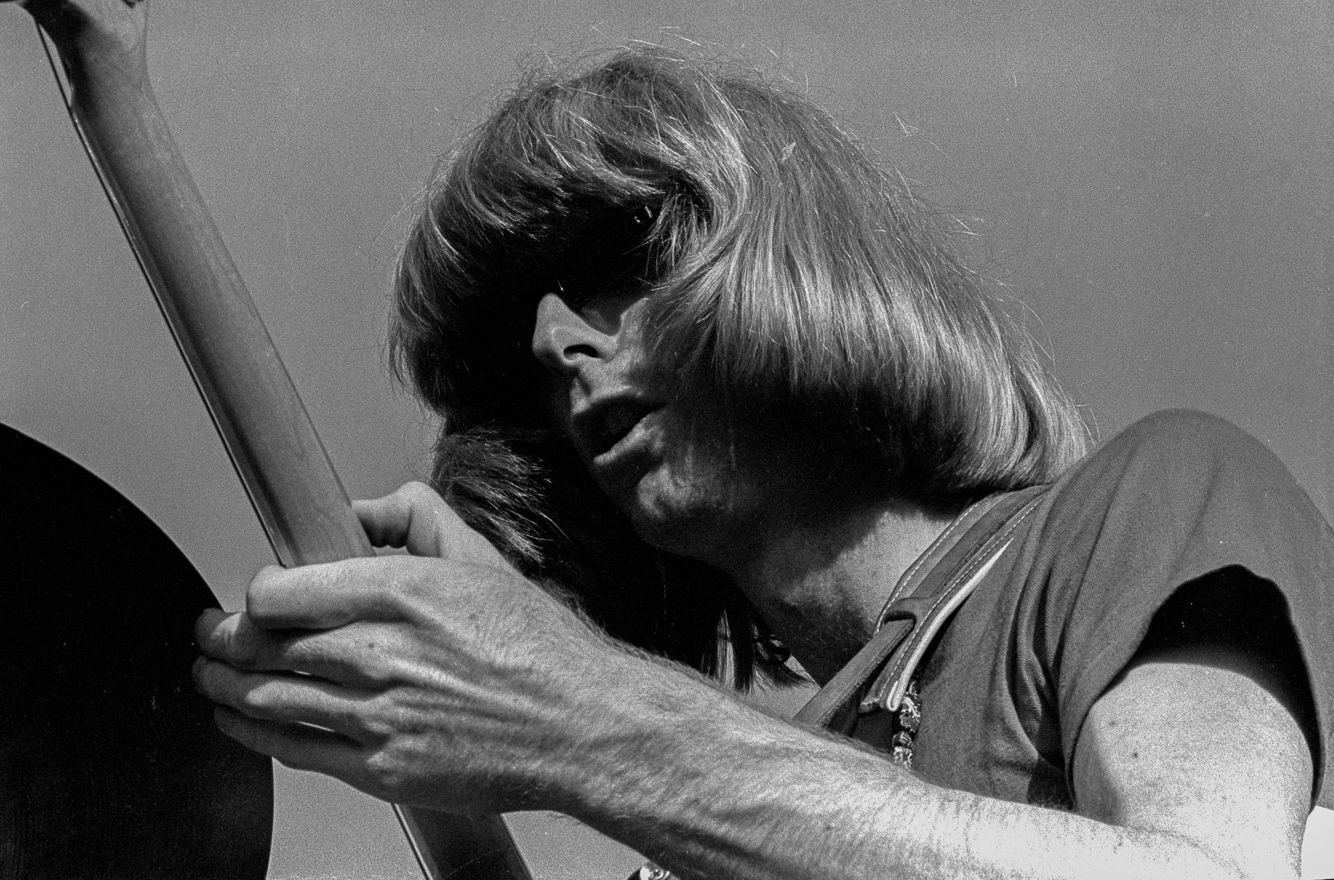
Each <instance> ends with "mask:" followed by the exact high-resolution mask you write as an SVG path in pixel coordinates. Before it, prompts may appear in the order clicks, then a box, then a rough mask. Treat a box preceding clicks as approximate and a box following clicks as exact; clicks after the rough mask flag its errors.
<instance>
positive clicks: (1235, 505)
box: [1050, 410, 1327, 542]
mask: <svg viewBox="0 0 1334 880" xmlns="http://www.w3.org/2000/svg"><path fill="white" fill-rule="evenodd" d="M1052 488H1053V491H1052V492H1051V499H1050V505H1051V517H1050V519H1051V524H1052V525H1053V526H1061V525H1071V524H1072V521H1074V522H1075V523H1081V524H1084V527H1086V526H1087V524H1088V522H1089V521H1090V518H1095V519H1106V520H1109V521H1110V522H1112V523H1114V524H1115V525H1116V527H1117V534H1123V535H1126V536H1133V539H1134V540H1135V541H1136V542H1142V541H1144V540H1146V539H1151V538H1155V537H1168V536H1170V535H1177V534H1179V532H1180V530H1194V529H1196V528H1198V527H1200V526H1201V524H1204V525H1208V526H1209V527H1210V528H1221V527H1222V526H1223V524H1225V523H1226V524H1229V526H1228V529H1227V530H1228V531H1237V530H1248V529H1256V530H1258V531H1259V533H1269V532H1272V531H1274V530H1275V529H1281V530H1286V531H1291V530H1294V529H1295V530H1296V531H1297V532H1298V533H1300V534H1302V535H1304V536H1309V537H1313V536H1314V535H1316V534H1319V533H1322V532H1324V531H1327V526H1325V525H1324V522H1323V519H1322V517H1321V516H1320V514H1319V512H1318V511H1317V510H1316V508H1315V505H1314V504H1313V503H1312V502H1311V500H1310V498H1309V496H1307V494H1306V493H1305V492H1304V491H1303V490H1302V488H1301V487H1300V486H1299V485H1298V484H1297V482H1296V480H1295V479H1294V478H1293V477H1292V474H1291V473H1290V472H1289V471H1288V469H1287V467H1286V466H1284V464H1283V463H1282V462H1281V461H1280V460H1279V459H1278V457H1277V456H1275V455H1274V453H1273V452H1271V451H1270V450H1269V448H1268V447H1266V446H1265V445H1264V444H1263V443H1261V442H1260V441H1259V440H1257V439H1256V438H1254V437H1252V436H1251V435H1249V434H1247V433H1246V432H1244V431H1242V430H1241V429H1240V428H1238V427H1236V426H1235V425H1233V424H1231V423H1230V422H1227V421H1225V420H1223V419H1220V418H1218V417H1216V416H1212V415H1208V414H1206V413H1202V412H1195V411H1191V410H1167V411H1164V412H1159V413H1155V414H1153V415H1151V416H1148V417H1146V418H1144V419H1141V420H1140V421H1138V422H1136V423H1135V424H1133V425H1131V426H1130V427H1128V428H1126V429H1125V430H1124V431H1122V432H1121V433H1120V434H1117V435H1116V436H1115V437H1113V438H1111V439H1110V440H1108V441H1106V442H1105V443H1103V444H1102V445H1101V446H1099V448H1098V449H1097V450H1096V451H1094V452H1093V453H1092V454H1090V455H1089V456H1087V457H1086V458H1084V459H1083V460H1081V461H1080V462H1078V463H1077V464H1076V465H1074V466H1073V467H1072V468H1071V469H1070V470H1069V471H1068V472H1067V473H1066V474H1065V475H1063V476H1062V477H1061V479H1060V480H1059V481H1057V483H1056V484H1055V485H1054V486H1053V487H1052ZM1266 522H1268V524H1266ZM1210 524H1212V525H1210Z"/></svg>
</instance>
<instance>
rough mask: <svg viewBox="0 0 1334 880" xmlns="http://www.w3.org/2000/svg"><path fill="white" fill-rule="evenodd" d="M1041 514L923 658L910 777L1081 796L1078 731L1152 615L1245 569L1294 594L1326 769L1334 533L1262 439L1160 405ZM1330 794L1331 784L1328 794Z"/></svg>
mask: <svg viewBox="0 0 1334 880" xmlns="http://www.w3.org/2000/svg"><path fill="white" fill-rule="evenodd" d="M1029 518H1030V519H1031V523H1030V524H1029V527H1028V529H1027V532H1026V534H1025V536H1024V537H1023V539H1022V540H1021V541H1016V542H1015V543H1014V544H1012V545H1011V546H1010V547H1009V548H1008V549H1007V550H1006V552H1005V553H1004V555H1003V556H1002V557H1001V560H1000V562H999V563H998V565H997V567H996V568H995V569H994V570H993V572H992V573H991V575H989V576H988V577H987V578H986V580H985V581H984V582H983V583H982V584H981V585H980V586H979V587H978V589H977V590H976V592H974V593H973V594H972V596H971V597H969V599H968V600H967V601H966V602H965V603H964V605H963V607H962V608H961V609H960V610H959V611H958V612H957V613H956V614H955V616H954V618H953V619H952V620H951V621H950V622H949V624H948V625H947V626H946V628H945V629H944V630H943V631H942V633H941V635H940V637H939V638H938V640H937V642H936V644H935V646H934V647H933V648H932V650H931V653H930V654H929V656H928V658H927V659H926V660H925V662H924V664H923V666H922V668H921V679H920V691H921V704H922V718H921V722H920V728H919V730H918V732H917V736H916V741H915V743H914V748H913V769H914V770H915V771H916V772H918V773H919V774H921V775H922V776H923V777H925V778H926V779H928V780H930V781H932V782H935V783H937V784H940V785H943V786H946V787H949V788H954V789H961V790H966V791H971V792H974V793H977V794H982V795H986V796H990V797H996V798H1000V799H1004V800H1009V801H1015V802H1021V803H1034V804H1041V805H1046V806H1055V807H1065V808H1070V807H1073V798H1072V787H1071V783H1070V779H1071V769H1072V765H1071V761H1072V756H1073V755H1074V746H1075V738H1076V737H1077V736H1078V734H1079V731H1080V728H1081V727H1082V725H1083V722H1084V719H1085V717H1086V716H1087V714H1088V712H1089V709H1090V708H1091V707H1092V705H1093V703H1094V702H1095V701H1096V700H1097V699H1098V698H1099V697H1100V696H1101V695H1102V694H1103V693H1104V692H1105V691H1106V690H1107V688H1108V686H1109V685H1110V684H1111V683H1112V681H1113V680H1114V679H1115V678H1116V676H1117V675H1118V674H1119V673H1120V672H1121V671H1122V670H1123V669H1124V668H1125V666H1126V664H1127V663H1128V662H1129V660H1130V659H1131V657H1132V656H1133V655H1134V653H1135V651H1136V649H1137V648H1138V647H1139V645H1140V643H1141V642H1142V641H1143V639H1144V636H1145V634H1146V632H1147V631H1148V629H1149V624H1150V622H1151V621H1152V619H1153V616H1154V613H1155V612H1156V611H1157V610H1158V609H1159V608H1160V607H1161V606H1162V605H1163V603H1164V602H1166V601H1167V600H1168V599H1169V598H1170V597H1171V596H1172V594H1173V593H1174V592H1175V591H1176V590H1177V588H1178V587H1180V586H1182V585H1183V584H1186V583H1188V582H1190V581H1192V580H1194V579H1196V578H1198V577H1201V576H1203V575H1205V574H1209V573H1211V572H1215V571H1218V570H1220V569H1223V568H1227V567H1229V566H1241V567H1243V568H1245V569H1246V570H1247V571H1249V572H1250V573H1251V574H1253V575H1255V576H1256V577H1258V578H1261V579H1263V580H1265V581H1268V582H1269V583H1271V584H1273V585H1274V586H1275V587H1277V589H1278V590H1279V591H1280V593H1281V594H1282V596H1283V598H1284V599H1285V600H1286V602H1287V607H1288V610H1289V613H1290V616H1291V622H1292V626H1293V630H1294V632H1295V633H1296V637H1297V640H1298V642H1299V646H1300V650H1301V652H1302V655H1303V657H1304V659H1305V662H1306V668H1307V672H1308V675H1309V686H1310V688H1311V695H1312V698H1313V701H1314V706H1315V714H1316V719H1317V724H1318V727H1319V729H1318V732H1317V741H1318V748H1317V754H1316V755H1315V756H1314V757H1315V759H1316V762H1317V763H1316V768H1317V770H1316V773H1317V779H1321V778H1322V775H1323V774H1324V773H1325V772H1327V769H1328V764H1329V763H1330V762H1329V761H1328V760H1327V758H1326V756H1327V754H1328V753H1329V751H1330V748H1331V731H1332V730H1334V719H1332V718H1331V713H1332V712H1334V705H1332V704H1334V532H1331V530H1330V527H1329V524H1328V523H1326V522H1325V520H1324V518H1323V517H1322V516H1321V515H1320V513H1319V511H1317V510H1316V508H1315V506H1314V505H1313V504H1312V503H1311V500H1310V498H1309V497H1308V496H1307V495H1306V493H1305V492H1303V491H1302V489H1301V488H1300V487H1299V486H1298V485H1297V484H1296V482H1295V481H1294V480H1293V478H1292V476H1291V474H1289V473H1288V471H1287V469H1286V468H1285V467H1284V466H1283V465H1282V464H1281V463H1280V462H1279V461H1278V459H1277V458H1275V457H1274V455H1273V454H1271V453H1270V452H1269V451H1268V450H1267V449H1266V448H1265V447H1264V446H1262V445H1261V444H1260V443H1259V442H1257V441H1256V440H1254V439H1252V438H1251V437H1249V436H1247V435H1246V434H1244V433H1242V432H1241V431H1239V430H1238V429H1236V428H1235V427H1233V426H1231V425H1229V424H1228V423H1226V422H1224V421H1222V420H1220V419H1216V418H1214V417H1211V416H1206V415H1203V414H1200V413H1193V412H1181V411H1173V412H1165V413H1159V414H1157V415H1154V416H1151V417H1149V418H1147V419H1145V420H1143V421H1141V422H1139V423H1138V424H1136V425H1134V426H1133V427H1131V428H1130V429H1128V430H1127V431H1125V432H1124V433H1122V434H1120V435H1119V436H1117V437H1116V438H1115V439H1113V440H1111V441H1110V442H1108V443H1106V444H1105V445H1104V446H1102V447H1101V448H1100V449H1099V450H1098V451H1096V452H1095V453H1093V454H1092V455H1090V456H1088V457H1087V458H1085V459H1084V460H1083V461H1082V462H1080V463H1079V464H1078V465H1076V466H1075V467H1073V468H1072V469H1071V470H1070V471H1069V472H1067V473H1066V474H1065V475H1064V476H1062V478H1061V479H1060V480H1059V481H1057V482H1056V483H1054V484H1053V485H1052V486H1051V488H1050V490H1049V491H1048V492H1047V493H1046V495H1045V497H1043V498H1042V500H1040V501H1039V502H1038V504H1037V507H1036V508H1035V509H1034V510H1033V511H1032V512H1031V513H1030V514H1029ZM1261 586H1262V587H1263V585H1261ZM868 728H869V729H868V730H867V731H866V732H863V731H862V730H859V731H858V733H857V734H855V735H858V736H859V737H861V738H864V739H867V741H868V742H871V743H872V744H873V745H884V744H883V743H876V742H875V739H874V737H875V736H876V734H875V733H874V732H873V731H874V730H875V729H877V728H878V729H880V730H883V729H884V728H883V727H882V726H878V725H869V726H868ZM1320 788H1321V786H1319V785H1318V786H1317V789H1318V790H1319V789H1320ZM1331 801H1334V782H1328V783H1326V784H1325V785H1324V786H1323V792H1322V794H1321V802H1322V803H1323V804H1324V805H1325V806H1329V805H1330V802H1331Z"/></svg>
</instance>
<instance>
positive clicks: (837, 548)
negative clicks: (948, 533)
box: [731, 503, 955, 684]
mask: <svg viewBox="0 0 1334 880" xmlns="http://www.w3.org/2000/svg"><path fill="white" fill-rule="evenodd" d="M954 514H955V512H954V511H950V512H948V513H928V512H927V511H924V510H922V509H920V508H917V507H915V506H909V505H904V504H898V503H887V504H882V505H879V506H873V507H870V508H868V509H864V510H857V511H853V512H850V513H847V514H845V515H843V516H840V517H834V518H828V517H826V518H822V520H821V521H820V522H819V523H815V524H812V523H809V522H802V523H795V522H779V523H772V524H769V527H768V528H767V529H766V531H765V532H764V533H762V535H763V537H762V539H761V540H757V541H753V542H752V543H751V545H750V546H751V548H752V549H753V552H752V553H751V554H749V555H748V557H747V558H746V559H745V560H738V561H737V564H736V565H734V566H733V567H732V571H731V573H732V575H733V577H735V578H736V581H737V584H738V586H739V587H740V588H741V590H742V592H744V593H745V595H746V597H747V598H748V599H750V601H751V603H752V604H753V605H754V606H755V608H756V610H758V611H759V613H760V615H761V616H762V617H763V618H764V620H765V622H766V623H767V624H768V625H769V627H770V628H771V629H772V630H773V631H774V634H775V635H776V636H778V638H779V639H781V640H782V641H783V643H784V644H785V645H786V646H787V647H788V649H789V650H791V651H792V654H793V656H794V657H796V659H797V661H798V662H800V663H801V665H802V666H803V667H804V668H805V670H806V671H807V672H808V673H809V674H810V675H811V677H812V678H814V679H815V680H816V681H817V682H818V683H820V684H824V683H825V682H826V681H828V680H829V678H830V677H832V676H833V674H834V673H835V672H837V671H838V670H839V669H840V668H842V666H843V665H844V664H846V663H847V662H848V661H849V660H851V659H852V656H853V655H854V654H855V653H856V652H857V651H858V650H859V649H860V648H861V647H862V646H863V645H864V644H866V642H867V641H868V640H870V638H871V636H872V635H873V634H874V632H875V626H876V622H877V620H878V619H879V616H880V612H881V610H882V608H883V606H884V603H885V601H886V599H887V598H888V596H889V592H890V590H891V589H893V587H894V584H895V583H897V582H898V580H899V578H900V577H902V575H903V573H904V572H905V571H907V569H908V567H909V566H910V565H912V563H913V562H914V561H915V560H916V559H917V557H918V556H920V555H921V554H922V553H924V552H925V551H926V549H927V548H928V547H929V546H930V545H931V542H932V541H934V540H935V539H936V538H937V537H938V536H939V535H940V533H941V532H943V531H944V530H945V528H946V527H947V526H948V525H949V523H950V521H951V520H952V519H953V517H954Z"/></svg>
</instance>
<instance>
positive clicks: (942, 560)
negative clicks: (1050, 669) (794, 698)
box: [793, 486, 1046, 733]
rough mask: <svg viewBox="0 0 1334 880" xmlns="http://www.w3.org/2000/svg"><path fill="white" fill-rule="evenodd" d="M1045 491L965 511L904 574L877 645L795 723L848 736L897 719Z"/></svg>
mask: <svg viewBox="0 0 1334 880" xmlns="http://www.w3.org/2000/svg"><path fill="white" fill-rule="evenodd" d="M1045 489H1046V487H1045V486H1034V487H1032V488H1030V489H1021V490H1019V491H1017V492H1006V493H1002V494H999V495H992V496H990V497H988V498H984V499H983V500H981V501H979V502H977V503H976V504H974V505H972V506H971V507H969V508H968V509H967V510H965V511H964V512H963V513H962V514H961V515H960V516H959V517H958V518H957V519H956V520H955V521H954V522H953V523H951V524H950V526H949V528H947V529H946V530H945V531H944V532H943V533H942V534H941V535H940V537H938V538H937V539H936V540H935V541H934V542H933V543H932V545H931V546H930V547H929V548H928V549H927V551H926V552H925V553H923V554H922V555H921V557H919V558H918V560H917V561H916V562H914V563H913V565H912V566H911V567H910V568H909V569H908V570H907V571H906V572H904V574H903V577H901V578H900V579H899V582H898V583H897V584H896V585H895V587H894V590H893V592H891V593H890V596H889V600H888V601H887V602H886V604H885V609H884V611H882V612H881V614H880V622H879V628H878V629H877V631H876V634H875V635H874V636H873V637H872V638H871V641H869V642H867V643H866V646H865V647H863V648H862V649H861V651H859V652H858V653H857V655H856V656H855V657H853V658H852V660H851V661H850V662H849V663H848V664H847V665H846V666H844V667H843V668H842V669H840V670H839V671H838V673H837V674H835V675H834V677H833V678H832V679H830V680H829V682H828V684H826V685H825V686H824V687H822V688H821V689H820V690H819V692H818V693H816V695H815V696H814V697H812V698H811V700H810V702H808V703H807V704H806V705H805V706H804V707H803V708H802V709H801V711H800V712H798V713H797V714H796V716H795V718H794V719H793V720H794V721H796V722H797V723H798V724H809V725H815V726H821V727H828V728H830V729H831V730H835V731H839V732H844V733H846V732H848V731H849V730H851V728H852V726H853V724H854V723H855V721H856V718H857V715H858V714H859V713H869V712H874V711H879V710H888V711H891V712H892V711H896V710H897V709H898V707H899V702H900V701H901V700H902V698H903V693H904V691H905V690H906V689H907V686H908V682H909V680H910V679H911V678H912V675H913V672H914V671H915V670H916V668H917V665H918V664H919V663H920V662H921V660H922V658H923V657H924V656H925V654H926V651H927V649H928V648H929V647H930V646H931V641H932V640H933V639H934V638H935V636H936V635H937V634H938V633H939V632H940V630H941V629H942V628H943V627H944V625H945V623H946V622H947V621H948V620H949V618H950V615H951V614H953V613H954V612H955V611H956V610H958V608H959V606H960V605H962V604H963V601H964V600H965V599H966V598H968V595H969V593H971V592H972V591H973V590H974V589H976V587H977V586H978V584H980V583H982V581H983V580H984V579H985V578H986V576H987V573H988V572H990V571H991V568H992V566H994V565H995V563H996V560H997V559H999V558H1000V555H1001V553H1002V552H1004V550H1005V548H1006V547H1008V546H1009V545H1010V544H1011V542H1012V541H1013V540H1014V538H1015V536H1016V534H1017V530H1018V529H1019V527H1020V526H1021V525H1022V524H1023V523H1024V522H1025V521H1026V519H1027V517H1028V514H1029V512H1030V511H1032V509H1033V507H1034V506H1035V505H1036V504H1037V502H1038V500H1039V499H1040V498H1041V497H1042V494H1043V492H1044V491H1045ZM868 682H869V684H868Z"/></svg>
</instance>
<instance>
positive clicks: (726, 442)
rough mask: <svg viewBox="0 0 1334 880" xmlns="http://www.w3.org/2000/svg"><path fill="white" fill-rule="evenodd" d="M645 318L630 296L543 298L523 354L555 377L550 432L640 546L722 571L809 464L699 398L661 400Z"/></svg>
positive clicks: (663, 385) (663, 390)
mask: <svg viewBox="0 0 1334 880" xmlns="http://www.w3.org/2000/svg"><path fill="white" fill-rule="evenodd" d="M646 310H647V294H644V293H641V292H637V291H636V292H632V293H610V294H606V295H602V296H598V297H595V298H593V299H591V300H588V301H586V302H583V303H578V304H577V307H576V306H575V305H572V303H571V302H569V301H567V300H566V299H563V298H562V297H561V296H558V295H557V294H547V295H546V296H545V297H543V299H542V300H541V302H540V303H539V305H538V308H537V315H536V321H535V326H534V330H533V340H532V348H533V354H534V355H535V356H536V357H537V359H538V360H539V361H541V362H542V363H543V364H544V365H545V366H546V367H547V368H548V369H549V370H551V372H552V373H553V374H554V375H555V377H556V387H555V390H554V392H553V394H552V417H553V420H554V422H555V427H556V428H557V430H559V431H560V432H561V433H563V434H564V435H565V436H567V437H568V438H569V439H570V441H571V442H572V443H573V445H574V446H575V448H576V449H577V450H578V453H579V456H580V458H581V459H582V460H583V462H584V465H585V466H586V467H587V468H588V470H589V473H590V474H591V475H592V477H593V479H594V481H595V482H596V483H597V485H598V486H599V487H600V488H601V489H602V491H604V492H605V493H607V495H608V496H609V497H610V498H611V499H612V501H613V503H615V504H616V506H617V507H618V508H619V509H620V510H621V511H622V512H623V513H624V514H625V515H626V516H627V517H628V518H629V519H630V521H631V522H632V523H633V525H634V527H635V530H636V532H637V533H638V534H639V535H640V536H641V537H642V538H643V539H644V540H646V541H648V542H649V543H650V544H653V545H654V546H657V547H659V548H660V549H663V550H667V551H669V552H673V553H678V554H681V555H685V556H690V557H694V558H697V559H701V560H703V561H706V562H710V563H713V564H715V565H718V566H719V567H722V568H725V569H726V568H729V567H731V566H730V564H729V563H735V562H737V561H738V560H737V557H738V555H744V554H746V553H747V552H748V551H749V550H750V549H752V548H751V547H750V546H749V545H751V544H752V543H753V542H754V541H755V540H757V538H758V535H759V534H760V533H761V531H762V529H761V527H762V525H763V522H764V520H765V519H766V518H767V517H772V516H774V515H779V514H780V513H781V512H782V511H783V510H785V509H786V510H791V509H792V507H791V504H792V502H794V501H796V500H797V499H796V498H794V493H796V494H800V491H801V490H802V487H804V486H806V485H807V484H808V483H809V479H806V478H805V477H806V475H807V474H809V473H811V467H810V465H811V464H812V463H811V462H809V461H807V462H800V461H797V460H796V459H801V458H805V457H808V456H809V453H806V452H804V451H799V450H786V451H785V450H784V449H783V448H782V444H780V443H779V442H777V441H776V440H774V439H773V435H772V432H767V431H758V430H750V429H747V428H746V427H736V426H734V425H732V421H734V420H729V419H726V418H724V415H725V414H724V413H723V412H722V411H721V410H722V407H721V406H720V405H719V403H718V402H717V401H714V400H710V399H708V398H707V396H705V395H675V396H673V395H671V394H670V393H669V392H668V391H667V388H668V387H669V383H668V382H665V381H663V380H662V379H661V378H660V377H659V378H655V376H654V370H653V368H652V365H651V364H649V362H648V359H647V352H646V350H645V344H644V323H645V313H646Z"/></svg>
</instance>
